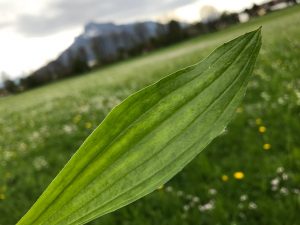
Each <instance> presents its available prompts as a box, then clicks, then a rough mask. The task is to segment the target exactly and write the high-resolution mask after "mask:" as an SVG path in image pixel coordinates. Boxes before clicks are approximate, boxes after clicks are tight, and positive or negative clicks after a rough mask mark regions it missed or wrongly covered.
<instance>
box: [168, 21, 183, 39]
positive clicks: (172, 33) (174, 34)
mask: <svg viewBox="0 0 300 225" xmlns="http://www.w3.org/2000/svg"><path fill="white" fill-rule="evenodd" d="M183 38H184V34H183V30H182V28H181V26H180V23H179V22H178V21H176V20H171V21H170V22H169V23H168V35H167V41H168V43H174V42H178V41H181V40H182V39H183Z"/></svg>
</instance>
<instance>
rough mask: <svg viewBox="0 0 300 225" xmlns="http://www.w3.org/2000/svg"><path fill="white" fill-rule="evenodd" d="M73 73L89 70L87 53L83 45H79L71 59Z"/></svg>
mask: <svg viewBox="0 0 300 225" xmlns="http://www.w3.org/2000/svg"><path fill="white" fill-rule="evenodd" d="M71 68H72V72H73V74H80V73H84V72H87V71H88V70H89V65H88V58H87V53H86V51H85V49H84V48H83V47H80V48H79V49H78V51H77V53H76V54H75V56H74V58H73V61H72V66H71Z"/></svg>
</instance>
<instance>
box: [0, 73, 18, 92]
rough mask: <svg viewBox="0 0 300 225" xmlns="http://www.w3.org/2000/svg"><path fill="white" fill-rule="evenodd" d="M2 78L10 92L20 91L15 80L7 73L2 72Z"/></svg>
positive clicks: (5, 87)
mask: <svg viewBox="0 0 300 225" xmlns="http://www.w3.org/2000/svg"><path fill="white" fill-rule="evenodd" d="M1 79H2V82H3V86H4V89H5V90H6V91H7V92H8V93H17V92H18V86H17V85H16V83H15V82H14V81H13V80H11V79H10V78H9V76H8V74H7V73H5V72H2V73H1Z"/></svg>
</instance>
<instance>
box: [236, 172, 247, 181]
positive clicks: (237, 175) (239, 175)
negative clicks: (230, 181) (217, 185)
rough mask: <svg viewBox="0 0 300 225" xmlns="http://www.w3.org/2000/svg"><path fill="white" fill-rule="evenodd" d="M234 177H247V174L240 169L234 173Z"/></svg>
mask: <svg viewBox="0 0 300 225" xmlns="http://www.w3.org/2000/svg"><path fill="white" fill-rule="evenodd" d="M233 177H234V178H235V179H237V180H242V179H243V178H244V177H245V175H244V173H243V172H241V171H238V172H235V173H234V174H233Z"/></svg>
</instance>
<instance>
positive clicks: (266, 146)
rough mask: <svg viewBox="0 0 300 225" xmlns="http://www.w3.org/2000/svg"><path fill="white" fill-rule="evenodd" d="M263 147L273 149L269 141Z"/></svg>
mask: <svg viewBox="0 0 300 225" xmlns="http://www.w3.org/2000/svg"><path fill="white" fill-rule="evenodd" d="M263 149H264V150H270V149H271V145H270V144H268V143H266V144H264V145H263Z"/></svg>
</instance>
